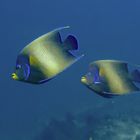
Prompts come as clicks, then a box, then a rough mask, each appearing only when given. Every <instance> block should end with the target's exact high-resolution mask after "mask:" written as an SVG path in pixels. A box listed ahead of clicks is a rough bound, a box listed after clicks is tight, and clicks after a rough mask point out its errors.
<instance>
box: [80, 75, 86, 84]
mask: <svg viewBox="0 0 140 140" xmlns="http://www.w3.org/2000/svg"><path fill="white" fill-rule="evenodd" d="M81 82H82V83H83V84H87V79H86V77H85V76H82V78H81Z"/></svg>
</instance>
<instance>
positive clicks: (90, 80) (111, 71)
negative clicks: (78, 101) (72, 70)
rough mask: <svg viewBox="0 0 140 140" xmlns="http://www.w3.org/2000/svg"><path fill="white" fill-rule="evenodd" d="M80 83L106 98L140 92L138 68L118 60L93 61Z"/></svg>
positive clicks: (139, 70) (139, 67)
mask: <svg viewBox="0 0 140 140" xmlns="http://www.w3.org/2000/svg"><path fill="white" fill-rule="evenodd" d="M81 82H82V83H83V84H84V85H86V86H87V87H88V88H89V89H91V90H92V91H94V92H95V93H97V94H99V95H101V96H103V97H106V98H111V97H114V96H119V95H126V94H129V93H136V92H139V91H140V88H139V83H140V66H138V65H131V64H128V63H127V62H124V61H118V60H98V61H94V62H92V63H90V65H89V71H88V73H87V74H86V75H84V76H83V77H82V78H81Z"/></svg>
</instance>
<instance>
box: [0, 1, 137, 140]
mask: <svg viewBox="0 0 140 140" xmlns="http://www.w3.org/2000/svg"><path fill="white" fill-rule="evenodd" d="M0 17H1V18H0V42H1V45H0V49H1V51H0V52H1V55H0V60H1V61H0V66H1V69H0V75H1V78H0V140H35V139H36V138H37V137H40V135H41V134H42V133H41V132H44V126H46V125H47V122H48V120H49V119H50V118H55V119H58V120H59V119H61V118H64V116H65V114H66V113H68V112H70V113H72V114H79V113H81V112H84V111H85V112H86V110H89V109H91V110H92V111H89V112H90V113H91V112H92V114H93V115H94V117H95V118H96V119H97V120H101V121H105V122H106V116H108V115H105V114H111V115H113V116H115V117H114V118H117V117H118V116H117V115H118V114H120V116H123V114H125V112H129V113H128V114H131V113H134V114H136V115H137V116H139V113H137V112H139V111H140V110H139V106H140V103H139V99H140V95H139V94H136V95H129V96H125V97H119V98H117V99H116V98H115V99H112V100H108V99H104V98H102V97H100V96H98V95H96V94H95V93H94V92H92V91H90V90H89V89H87V88H86V87H85V86H83V85H82V84H81V83H80V78H81V76H82V75H84V74H85V73H86V72H87V69H88V64H89V63H90V62H92V61H94V60H98V59H118V60H125V61H129V62H130V63H135V64H140V61H139V58H140V55H139V53H140V1H138V0H133V1H132V0H116V1H113V0H108V1H105V0H86V1H79V0H77V1H75V0H71V1H66V0H59V1H58V0H48V1H46V0H24V1H19V0H12V1H8V0H3V1H1V2H0ZM67 25H69V26H70V27H71V28H70V29H69V30H67V31H65V32H63V33H62V35H63V36H64V37H65V36H66V35H67V34H69V33H71V34H74V35H75V36H76V37H77V38H78V42H79V48H80V49H79V54H85V57H83V58H82V59H81V60H80V61H78V62H77V63H76V64H74V65H73V66H71V67H70V68H69V69H67V70H66V71H64V72H63V73H61V74H60V75H58V76H57V77H56V78H55V79H53V80H52V81H49V82H48V83H45V84H42V85H31V84H25V83H22V82H17V81H13V80H12V79H11V77H10V74H11V73H12V72H13V68H14V66H15V62H16V57H17V54H18V53H19V51H20V50H21V49H22V48H23V47H24V46H25V45H27V44H28V43H29V42H30V41H32V40H33V39H35V38H37V37H38V36H40V35H42V34H44V33H46V32H49V31H51V30H52V29H55V28H58V27H62V26H67ZM112 106H113V107H112ZM94 112H95V113H94ZM85 114H86V113H85ZM101 116H102V117H101ZM125 118H129V116H124V119H125ZM96 119H95V122H96ZM100 123H101V122H100ZM138 123H139V121H138ZM96 125H97V128H98V127H99V125H98V124H96ZM95 129H96V128H95ZM97 130H98V129H97ZM99 130H100V129H99ZM138 130H139V129H138ZM69 131H71V130H69ZM120 131H121V130H120ZM56 132H57V129H56ZM84 132H85V131H84ZM138 132H139V133H140V130H139V131H138ZM45 133H46V132H45ZM118 133H120V132H119V131H118ZM107 134H108V133H107ZM54 135H58V136H57V139H58V140H63V139H61V138H59V134H58V133H56V134H55V131H54ZM76 135H80V134H79V133H78V132H77V134H76ZM76 138H77V137H76ZM82 138H83V137H82ZM82 138H81V140H82ZM106 138H108V140H110V139H111V138H110V134H108V135H106ZM39 139H40V140H54V139H51V138H49V137H48V138H47V136H46V138H43V137H40V138H39ZM94 139H95V140H102V138H98V137H97V138H96V137H94ZM65 140H66V139H65ZM67 140H69V139H68V138H67ZM71 140H74V138H73V139H71ZM79 140H80V138H79ZM85 140H89V138H88V137H87V138H85ZM111 140H116V139H115V138H114V139H113V138H112V139H111ZM117 140H119V138H117ZM120 140H122V139H120ZM124 140H126V139H124ZM130 140H131V139H130ZM137 140H139V139H138V138H137Z"/></svg>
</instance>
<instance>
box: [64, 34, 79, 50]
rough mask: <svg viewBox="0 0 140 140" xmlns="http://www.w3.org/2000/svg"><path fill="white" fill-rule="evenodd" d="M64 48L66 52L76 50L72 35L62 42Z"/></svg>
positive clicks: (74, 39)
mask: <svg viewBox="0 0 140 140" xmlns="http://www.w3.org/2000/svg"><path fill="white" fill-rule="evenodd" d="M64 47H65V49H66V50H77V49H78V42H77V39H76V38H75V37H74V36H73V35H69V36H68V37H67V38H66V39H65V41H64Z"/></svg>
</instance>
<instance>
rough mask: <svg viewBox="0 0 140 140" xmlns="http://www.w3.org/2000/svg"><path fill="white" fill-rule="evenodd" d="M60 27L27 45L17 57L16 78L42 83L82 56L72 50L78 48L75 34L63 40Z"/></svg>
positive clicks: (14, 76) (14, 77) (14, 75)
mask: <svg viewBox="0 0 140 140" xmlns="http://www.w3.org/2000/svg"><path fill="white" fill-rule="evenodd" d="M64 28H67V27H63V28H59V29H56V30H53V31H51V32H49V33H47V34H45V35H42V36H40V37H39V38H37V39H35V40H34V41H32V42H31V43H30V44H28V45H27V46H25V48H23V50H22V51H21V52H20V54H19V55H18V57H17V62H16V70H15V73H13V74H12V78H13V79H15V80H19V81H23V82H29V83H35V84H40V83H44V82H46V81H49V80H50V79H52V78H53V77H55V76H56V75H57V74H59V73H60V72H62V71H63V70H65V69H66V68H68V67H69V66H71V65H72V64H73V63H75V62H76V61H77V60H78V59H79V58H80V57H76V56H75V55H73V53H72V51H73V50H77V49H78V43H77V40H76V38H75V37H74V36H72V35H69V36H68V37H67V38H66V39H65V40H64V41H62V39H61V36H60V33H59V31H60V30H62V29H64Z"/></svg>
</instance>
